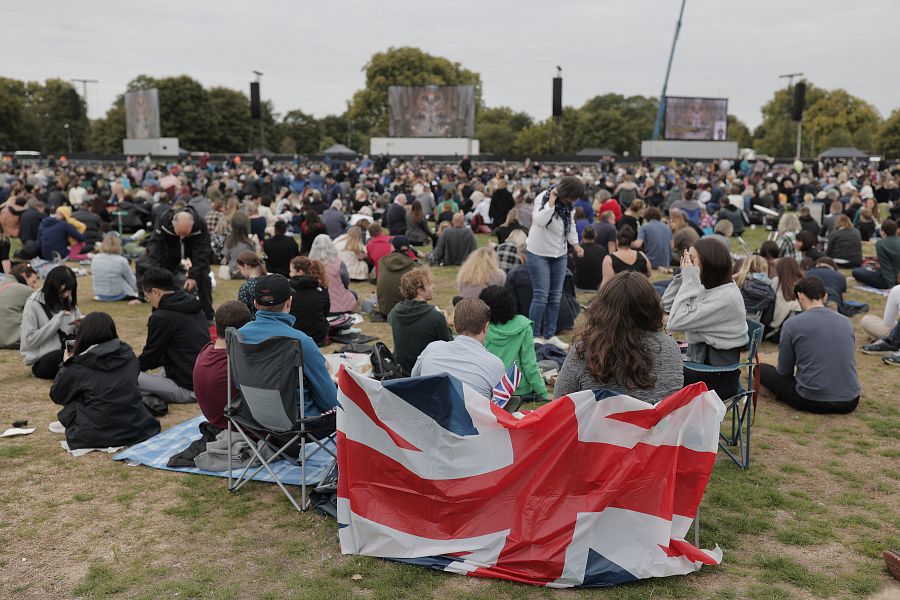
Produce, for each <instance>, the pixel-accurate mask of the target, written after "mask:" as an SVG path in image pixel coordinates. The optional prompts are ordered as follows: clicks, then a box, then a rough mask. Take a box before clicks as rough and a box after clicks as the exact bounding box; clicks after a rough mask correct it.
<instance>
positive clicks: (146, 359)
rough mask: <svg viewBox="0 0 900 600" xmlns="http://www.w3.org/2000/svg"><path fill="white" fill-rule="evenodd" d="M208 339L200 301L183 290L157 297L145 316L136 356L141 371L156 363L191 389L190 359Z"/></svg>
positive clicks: (192, 374)
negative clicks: (142, 340) (143, 335)
mask: <svg viewBox="0 0 900 600" xmlns="http://www.w3.org/2000/svg"><path fill="white" fill-rule="evenodd" d="M207 342H209V325H208V322H207V320H206V317H204V316H203V312H202V311H201V310H200V302H199V301H198V300H197V299H196V298H194V297H193V296H191V295H190V294H188V293H187V292H186V291H184V290H175V291H174V292H173V293H171V294H167V295H165V296H163V297H162V299H161V300H160V301H159V308H158V309H156V310H154V311H153V312H152V313H150V318H149V319H148V320H147V343H146V344H145V345H144V351H143V352H141V356H140V358H139V359H138V360H139V361H140V363H141V371H150V370H152V369H156V368H159V367H163V368H165V370H166V377H168V378H169V379H171V380H172V381H174V382H175V383H177V384H178V385H180V386H181V387H183V388H186V389H189V390H192V389H194V363H195V362H196V361H197V355H198V354H200V351H201V350H203V346H205V345H206V343H207Z"/></svg>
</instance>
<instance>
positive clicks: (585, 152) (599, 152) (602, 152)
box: [575, 148, 616, 156]
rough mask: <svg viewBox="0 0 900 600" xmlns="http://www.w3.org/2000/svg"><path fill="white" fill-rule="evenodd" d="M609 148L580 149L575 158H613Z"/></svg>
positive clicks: (613, 153) (612, 152)
mask: <svg viewBox="0 0 900 600" xmlns="http://www.w3.org/2000/svg"><path fill="white" fill-rule="evenodd" d="M615 155H616V153H615V152H614V151H612V150H610V149H609V148H582V149H581V150H579V151H578V153H577V154H576V155H575V156H615Z"/></svg>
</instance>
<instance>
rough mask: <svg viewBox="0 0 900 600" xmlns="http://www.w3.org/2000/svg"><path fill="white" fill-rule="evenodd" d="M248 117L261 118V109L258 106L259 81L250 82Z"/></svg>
mask: <svg viewBox="0 0 900 600" xmlns="http://www.w3.org/2000/svg"><path fill="white" fill-rule="evenodd" d="M250 118H251V119H261V118H262V111H261V110H260V106H259V82H258V81H253V82H251V83H250Z"/></svg>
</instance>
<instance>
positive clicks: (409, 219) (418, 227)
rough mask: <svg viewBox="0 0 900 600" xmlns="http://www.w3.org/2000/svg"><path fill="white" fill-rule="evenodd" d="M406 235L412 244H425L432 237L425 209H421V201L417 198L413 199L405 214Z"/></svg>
mask: <svg viewBox="0 0 900 600" xmlns="http://www.w3.org/2000/svg"><path fill="white" fill-rule="evenodd" d="M406 237H407V239H408V240H409V243H410V244H412V245H413V246H427V245H428V244H430V243H432V240H433V239H434V234H432V233H431V228H430V227H429V226H428V219H426V218H425V211H424V210H422V203H421V202H419V201H418V200H413V203H412V206H411V207H410V209H409V212H408V213H407V214H406Z"/></svg>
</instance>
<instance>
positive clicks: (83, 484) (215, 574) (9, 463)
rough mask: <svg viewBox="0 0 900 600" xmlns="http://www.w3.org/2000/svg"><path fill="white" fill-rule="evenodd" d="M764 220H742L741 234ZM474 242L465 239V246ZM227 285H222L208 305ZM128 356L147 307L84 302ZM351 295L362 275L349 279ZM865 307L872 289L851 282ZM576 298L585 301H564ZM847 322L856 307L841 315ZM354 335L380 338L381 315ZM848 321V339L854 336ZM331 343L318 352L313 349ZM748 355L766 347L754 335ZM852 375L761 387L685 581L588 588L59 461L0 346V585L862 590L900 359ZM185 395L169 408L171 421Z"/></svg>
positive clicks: (268, 505) (172, 594)
mask: <svg viewBox="0 0 900 600" xmlns="http://www.w3.org/2000/svg"><path fill="white" fill-rule="evenodd" d="M763 235H764V232H763V231H762V230H756V231H752V232H749V234H748V238H749V239H748V241H749V242H750V244H751V246H752V247H756V246H757V245H758V244H759V242H760V241H761V238H762V236H763ZM483 241H484V240H482V243H483ZM435 272H436V278H437V281H438V286H439V291H438V296H437V299H436V300H437V303H438V304H439V305H441V306H442V307H444V308H447V309H449V308H450V298H451V297H452V296H453V294H454V289H455V284H454V278H455V274H456V270H455V269H452V268H445V269H438V270H436V271H435ZM238 286H239V282H233V281H229V282H222V283H221V284H220V286H219V288H218V289H217V290H216V294H215V300H216V303H217V304H218V303H219V302H222V301H224V300H228V299H233V298H235V297H236V292H237V288H238ZM79 287H80V288H81V289H80V294H79V297H80V298H81V309H82V311H83V312H85V313H87V312H91V311H94V310H105V311H107V312H109V313H111V314H112V315H113V316H114V317H115V320H116V323H117V325H118V328H119V332H120V335H121V337H122V338H124V339H125V340H126V341H128V343H130V344H131V345H132V346H133V347H134V349H135V351H136V352H140V349H141V347H142V346H143V343H144V336H145V335H146V320H147V316H148V314H149V312H150V309H149V307H148V306H136V307H134V306H126V305H125V304H121V303H117V304H104V305H100V304H98V303H95V302H93V301H91V300H89V298H90V296H91V293H90V289H91V285H90V278H82V279H80V280H79ZM354 287H355V288H356V289H357V291H359V292H361V294H363V293H365V294H367V293H368V292H369V290H370V286H368V285H360V284H356V285H354ZM849 296H850V297H851V298H853V299H855V300H860V301H864V302H868V303H869V305H870V306H871V310H872V312H873V313H874V314H881V310H882V308H883V301H882V298H881V297H880V296H876V295H874V294H866V293H863V292H858V291H852V292H851V293H850V294H849ZM582 299H583V300H587V299H588V296H585V297H584V298H582ZM855 320H856V321H858V320H859V317H857V318H856V319H855ZM363 329H364V331H365V332H366V333H370V334H373V335H378V336H380V338H381V339H382V340H383V341H385V342H386V343H388V345H390V344H391V336H390V331H389V328H388V327H387V326H386V325H384V324H373V323H366V324H364V325H363ZM863 335H864V334H863V333H862V331H861V329H859V328H858V326H857V343H858V345H859V344H861V343H863V342H864V341H866V340H864V337H863ZM331 350H333V348H329V349H326V350H325V351H326V352H330V351H331ZM763 351H764V354H763V358H764V360H765V361H768V362H771V361H773V360H774V357H775V351H776V348H775V347H774V346H772V345H771V344H767V345H765V346H764V348H763ZM857 361H858V362H857V365H858V369H859V373H860V378H861V380H862V382H863V395H862V401H861V403H860V407H859V409H858V410H857V411H856V412H855V413H853V414H852V415H849V416H816V415H809V414H803V413H798V412H796V411H793V410H791V409H788V408H786V407H784V406H783V405H779V404H777V403H776V402H774V401H773V400H772V399H771V398H767V397H762V398H761V399H760V402H759V407H758V416H757V418H756V422H755V425H754V428H753V432H754V433H753V458H752V466H751V468H750V469H749V470H747V471H743V472H742V471H740V470H738V469H737V468H736V467H735V466H734V465H733V464H732V463H731V462H730V461H728V460H727V459H725V458H724V457H723V456H721V453H720V458H719V460H718V461H717V462H716V465H715V469H714V472H713V477H712V480H711V482H710V485H709V488H708V491H707V493H706V496H705V499H704V502H703V513H702V514H703V525H702V536H701V541H702V543H703V545H704V546H706V547H709V546H711V545H714V544H719V545H720V546H721V547H722V548H723V549H724V553H725V555H724V556H725V557H724V562H723V564H722V565H721V566H719V567H716V568H704V569H703V571H701V572H699V573H697V574H694V575H690V576H686V577H677V578H669V579H662V580H652V581H645V582H641V583H638V584H633V585H626V586H621V587H617V588H612V589H603V590H575V591H559V592H558V591H551V590H547V589H538V588H533V587H527V586H522V585H517V584H511V583H503V582H494V581H486V580H478V579H474V578H467V577H461V576H457V575H446V574H442V573H437V572H433V571H430V570H427V569H422V568H417V567H411V566H406V565H399V564H395V563H391V562H386V561H382V560H377V559H369V558H361V557H347V556H342V555H341V554H340V550H339V547H338V543H337V524H336V523H335V522H334V521H333V520H330V519H327V518H324V517H321V516H318V515H316V514H314V513H308V514H302V515H300V514H297V513H296V512H295V511H294V510H293V509H292V508H291V506H290V505H289V503H288V502H287V500H286V499H285V498H284V497H283V496H282V495H281V493H280V492H279V491H278V489H277V488H276V487H275V486H272V485H268V484H256V483H253V484H250V485H249V486H247V488H246V489H245V490H243V491H242V492H240V493H238V494H234V495H232V494H229V493H228V492H226V490H225V481H224V480H223V479H219V478H212V477H202V476H192V475H183V474H176V473H169V472H163V471H157V470H153V469H149V468H145V467H128V466H126V465H124V464H121V463H115V462H113V461H112V460H111V459H110V457H109V456H108V455H100V454H97V453H94V454H90V455H88V456H85V457H83V458H79V459H75V458H71V457H70V456H68V455H67V454H66V453H65V452H64V451H63V450H61V449H60V447H59V440H61V439H62V436H61V435H57V434H53V433H50V432H49V431H48V430H47V424H48V423H50V422H51V421H54V420H55V419H56V412H57V407H56V406H55V405H54V404H52V403H51V402H50V400H49V398H48V395H47V392H48V390H49V383H48V382H44V381H38V380H36V379H34V378H33V377H31V375H30V371H29V370H28V369H26V368H25V367H24V366H23V364H22V362H21V360H20V357H19V354H18V353H17V352H15V351H8V350H4V351H0V424H2V425H3V428H5V427H7V426H9V425H10V423H11V422H12V421H13V420H16V419H28V420H29V422H30V425H29V426H34V427H37V431H36V432H35V433H34V434H32V435H30V436H25V437H18V438H9V439H0V598H73V597H77V598H147V599H150V598H261V599H266V598H268V599H274V598H298V599H299V598H310V599H313V598H327V599H329V600H337V599H341V598H357V597H358V598H376V599H382V598H383V599H389V598H390V599H392V598H416V599H420V598H462V599H473V600H474V599H477V598H484V599H490V600H500V599H526V598H554V597H559V598H582V597H584V598H626V599H632V598H634V599H637V598H643V599H651V598H652V599H663V598H710V599H719V600H737V599H742V598H752V599H771V600H775V599H789V598H790V599H792V598H801V599H802V598H848V597H866V596H868V595H871V594H873V593H875V592H878V591H882V590H889V592H888V593H889V594H900V585H898V584H897V583H896V582H894V581H893V580H892V579H890V576H889V575H888V573H887V571H886V570H885V568H884V565H883V562H882V559H881V551H882V550H883V549H886V548H900V509H898V504H900V503H898V499H900V392H898V390H900V369H894V368H891V367H887V366H884V365H883V364H882V363H881V360H880V358H879V357H873V356H866V355H863V354H857ZM195 414H198V409H197V408H196V406H193V405H191V406H177V405H175V406H173V407H172V409H171V412H170V413H169V415H168V416H166V417H164V418H163V419H162V422H163V426H164V427H171V426H172V425H174V424H177V423H180V422H182V421H184V420H186V419H188V418H190V417H192V416H194V415H195Z"/></svg>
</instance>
